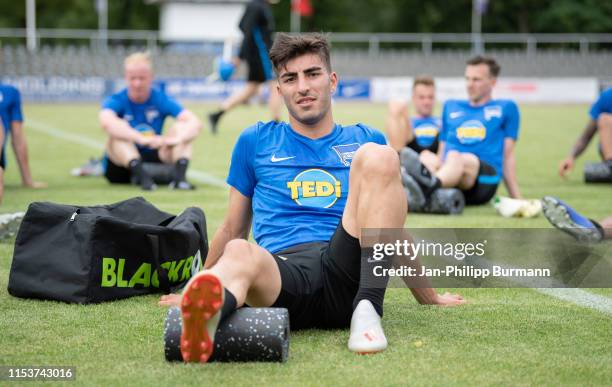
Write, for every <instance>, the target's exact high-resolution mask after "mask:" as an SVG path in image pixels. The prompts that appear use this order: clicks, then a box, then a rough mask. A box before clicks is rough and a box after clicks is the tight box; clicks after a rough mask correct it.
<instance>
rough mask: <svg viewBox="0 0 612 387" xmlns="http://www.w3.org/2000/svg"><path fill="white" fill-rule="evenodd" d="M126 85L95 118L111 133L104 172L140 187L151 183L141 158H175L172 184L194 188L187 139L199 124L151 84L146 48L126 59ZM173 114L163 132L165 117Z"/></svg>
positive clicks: (167, 160)
mask: <svg viewBox="0 0 612 387" xmlns="http://www.w3.org/2000/svg"><path fill="white" fill-rule="evenodd" d="M124 66H125V81H126V83H127V88H126V89H124V90H122V91H120V92H118V93H116V94H114V95H112V96H110V97H109V98H107V99H106V100H105V101H104V102H103V104H102V110H101V111H100V123H101V125H102V127H103V128H104V130H105V131H106V132H107V133H108V134H109V136H110V138H109V140H108V142H107V144H106V153H107V158H108V160H107V161H108V162H107V166H106V171H105V176H106V178H107V179H108V181H109V182H111V183H134V184H140V186H141V187H142V189H144V190H152V189H155V187H156V185H155V182H154V181H153V177H152V176H150V175H149V174H148V173H147V172H146V170H145V169H144V168H143V165H142V163H143V162H155V163H164V164H174V173H173V180H172V182H171V183H170V188H172V189H193V186H192V185H191V184H189V183H188V182H187V180H186V178H185V174H186V171H187V167H188V164H189V159H190V158H191V152H192V151H191V143H192V142H193V140H195V138H196V137H197V135H198V133H199V131H200V129H201V127H202V124H201V122H200V121H199V120H198V118H197V117H196V116H195V115H194V114H193V113H192V112H190V111H189V110H187V109H184V108H183V107H182V106H181V105H179V104H178V103H177V102H176V101H174V100H173V99H172V98H170V97H168V96H166V95H165V94H164V93H162V92H160V91H159V90H157V89H154V88H153V87H152V86H151V85H152V82H153V65H152V63H151V59H150V58H149V55H148V54H146V53H135V54H132V55H130V56H128V57H127V58H126V59H125V63H124ZM168 116H171V117H174V118H175V119H176V120H175V122H174V124H173V125H172V127H171V128H170V129H169V130H168V132H167V133H166V134H162V129H163V125H164V120H165V118H166V117H168Z"/></svg>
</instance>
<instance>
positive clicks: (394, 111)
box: [389, 99, 408, 117]
mask: <svg viewBox="0 0 612 387" xmlns="http://www.w3.org/2000/svg"><path fill="white" fill-rule="evenodd" d="M407 112H408V105H407V104H406V102H405V101H402V100H399V99H394V100H391V101H389V115H391V116H392V117H399V116H402V115H403V114H406V113H407Z"/></svg>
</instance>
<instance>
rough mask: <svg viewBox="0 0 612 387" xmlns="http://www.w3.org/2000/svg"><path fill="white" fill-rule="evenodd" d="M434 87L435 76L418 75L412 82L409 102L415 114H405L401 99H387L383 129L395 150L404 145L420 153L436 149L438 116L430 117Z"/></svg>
mask: <svg viewBox="0 0 612 387" xmlns="http://www.w3.org/2000/svg"><path fill="white" fill-rule="evenodd" d="M435 94H436V86H435V83H434V79H433V78H432V77H430V76H428V75H421V76H419V77H416V78H415V79H414V82H413V84H412V105H413V106H414V110H415V115H414V116H413V117H410V116H409V114H408V104H407V103H406V101H403V100H392V101H390V102H389V114H388V115H387V125H386V132H387V137H388V139H389V145H390V146H391V147H392V148H394V149H395V150H397V151H398V152H399V151H400V150H402V149H403V148H404V147H406V146H407V147H410V148H412V149H414V150H415V151H417V152H419V153H421V152H423V151H425V150H426V151H429V152H433V153H437V152H438V134H439V133H440V127H441V121H440V117H434V116H433V109H434V104H435V103H436V95H435Z"/></svg>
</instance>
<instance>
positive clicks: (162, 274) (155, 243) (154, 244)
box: [147, 234, 171, 294]
mask: <svg viewBox="0 0 612 387" xmlns="http://www.w3.org/2000/svg"><path fill="white" fill-rule="evenodd" d="M147 239H149V242H150V244H151V251H152V253H153V262H154V263H155V267H156V269H157V278H158V279H159V288H160V289H161V290H163V291H164V293H165V294H170V293H171V291H170V280H169V279H168V271H167V270H166V269H164V268H163V267H162V266H161V263H160V251H159V250H160V249H159V235H154V234H147Z"/></svg>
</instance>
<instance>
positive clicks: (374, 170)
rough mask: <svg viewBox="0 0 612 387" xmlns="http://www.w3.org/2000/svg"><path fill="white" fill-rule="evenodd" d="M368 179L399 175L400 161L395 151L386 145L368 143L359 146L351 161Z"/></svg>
mask: <svg viewBox="0 0 612 387" xmlns="http://www.w3.org/2000/svg"><path fill="white" fill-rule="evenodd" d="M355 161H356V162H357V164H358V165H359V171H360V173H361V174H363V176H367V178H368V179H379V178H383V179H385V178H390V177H395V176H399V170H400V162H399V156H398V154H397V152H396V151H395V150H394V149H393V148H391V147H390V146H387V145H378V144H374V143H368V144H365V145H363V146H361V147H360V148H359V150H358V151H357V153H356V154H355V158H354V160H353V162H355Z"/></svg>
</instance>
